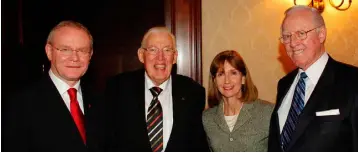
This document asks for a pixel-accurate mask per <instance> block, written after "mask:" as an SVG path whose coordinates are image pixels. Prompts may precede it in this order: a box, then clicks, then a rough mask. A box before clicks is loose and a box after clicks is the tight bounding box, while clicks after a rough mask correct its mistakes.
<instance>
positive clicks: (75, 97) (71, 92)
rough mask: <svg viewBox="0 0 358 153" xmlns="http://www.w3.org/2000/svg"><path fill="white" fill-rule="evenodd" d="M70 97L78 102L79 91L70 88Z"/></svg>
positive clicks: (68, 91)
mask: <svg viewBox="0 0 358 153" xmlns="http://www.w3.org/2000/svg"><path fill="white" fill-rule="evenodd" d="M67 93H68V95H69V96H70V99H71V101H72V100H77V90H76V88H70V89H68V90H67Z"/></svg>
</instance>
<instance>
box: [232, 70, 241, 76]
mask: <svg viewBox="0 0 358 153" xmlns="http://www.w3.org/2000/svg"><path fill="white" fill-rule="evenodd" d="M231 74H232V75H239V74H240V72H239V71H237V70H233V71H231Z"/></svg>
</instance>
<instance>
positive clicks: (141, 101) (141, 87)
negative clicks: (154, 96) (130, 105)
mask: <svg viewBox="0 0 358 153" xmlns="http://www.w3.org/2000/svg"><path fill="white" fill-rule="evenodd" d="M133 80H135V81H134V82H133V83H134V85H133V86H132V87H133V88H132V90H133V92H132V93H134V94H133V95H131V97H133V98H132V100H133V102H137V103H135V105H136V106H135V107H136V110H137V111H135V112H137V113H138V118H137V119H135V120H138V121H139V122H138V123H139V127H140V129H141V131H140V133H138V136H139V139H138V141H143V143H141V144H147V148H148V150H149V151H151V150H152V147H151V144H150V141H149V136H148V130H147V120H146V115H147V114H146V112H147V111H146V110H145V90H146V89H145V71H144V70H141V71H139V73H138V74H137V76H136V79H133ZM139 80H140V81H139ZM137 93H138V94H137Z"/></svg>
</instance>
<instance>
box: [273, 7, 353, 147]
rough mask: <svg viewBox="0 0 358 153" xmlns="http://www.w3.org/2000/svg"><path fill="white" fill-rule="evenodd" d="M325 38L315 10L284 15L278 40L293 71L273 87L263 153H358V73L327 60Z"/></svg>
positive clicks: (294, 10) (302, 9) (299, 9)
mask: <svg viewBox="0 0 358 153" xmlns="http://www.w3.org/2000/svg"><path fill="white" fill-rule="evenodd" d="M326 35H327V30H326V26H325V23H324V19H323V17H322V16H321V14H320V13H319V12H318V11H317V10H316V9H315V8H311V7H308V6H293V7H291V8H289V9H288V10H287V11H286V12H285V18H284V20H283V22H282V25H281V37H280V40H281V43H282V44H283V45H284V47H285V49H286V52H287V55H288V56H289V57H290V59H291V60H292V62H293V63H294V64H295V65H296V66H297V67H298V68H297V69H295V70H293V71H292V72H290V73H289V74H287V75H286V76H284V77H283V78H282V79H281V80H280V81H279V82H278V88H277V98H276V99H277V101H276V106H275V109H274V111H273V113H272V116H271V123H270V134H269V145H268V151H275V152H278V151H294V152H304V151H315V152H328V151H344V152H345V151H358V68H357V67H354V66H351V65H347V64H344V63H341V62H338V61H336V60H334V59H333V58H332V57H331V56H329V55H328V54H327V52H326V49H325V46H324V42H325V40H326Z"/></svg>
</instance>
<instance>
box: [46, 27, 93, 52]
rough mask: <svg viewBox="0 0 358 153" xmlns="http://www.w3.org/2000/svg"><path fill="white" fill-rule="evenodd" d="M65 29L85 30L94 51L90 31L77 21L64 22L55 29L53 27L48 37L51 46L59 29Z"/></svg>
mask: <svg viewBox="0 0 358 153" xmlns="http://www.w3.org/2000/svg"><path fill="white" fill-rule="evenodd" d="M63 27H72V28H76V29H80V30H83V31H84V32H85V33H87V35H88V37H89V39H90V45H91V49H93V37H92V35H91V33H90V32H89V30H88V29H87V28H86V27H85V26H84V25H82V24H81V23H78V22H75V21H70V20H68V21H62V22H60V23H59V24H57V25H56V26H55V27H53V28H52V30H51V32H50V34H49V35H48V37H47V43H49V44H51V43H52V39H53V36H54V33H55V31H56V30H58V29H61V28H63Z"/></svg>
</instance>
